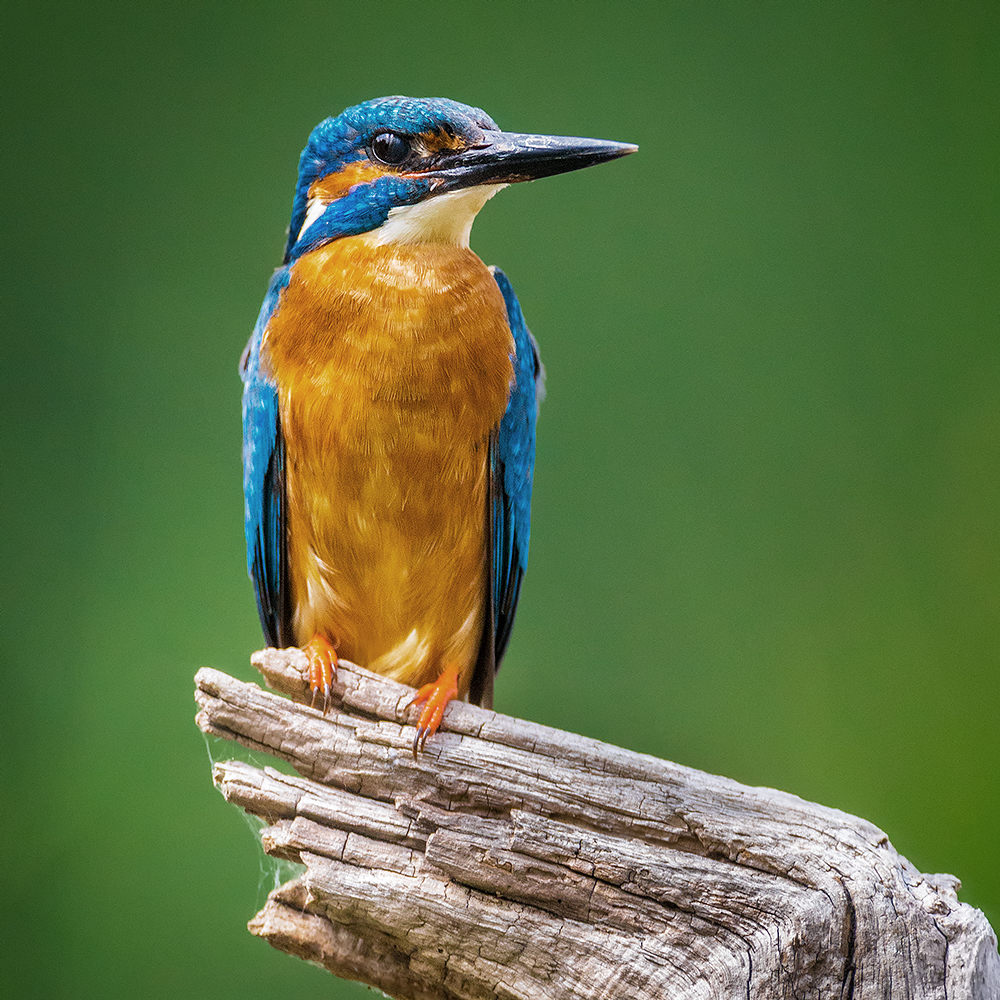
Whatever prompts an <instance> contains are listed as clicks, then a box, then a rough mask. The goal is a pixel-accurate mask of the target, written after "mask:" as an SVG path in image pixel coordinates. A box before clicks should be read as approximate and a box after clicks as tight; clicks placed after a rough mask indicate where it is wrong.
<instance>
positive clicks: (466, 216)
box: [303, 184, 507, 247]
mask: <svg viewBox="0 0 1000 1000" xmlns="http://www.w3.org/2000/svg"><path fill="white" fill-rule="evenodd" d="M505 187H507V185H506V184H478V185H476V187H471V188H465V189H464V190H462V191H448V192H447V193H446V194H436V195H431V196H430V197H429V198H426V199H425V200H424V201H419V202H417V204H416V205H402V206H400V207H399V208H393V209H390V210H389V218H388V219H386V221H385V222H383V223H382V225H381V226H379V227H378V229H373V230H372V231H371V232H369V233H364V234H363V236H362V239H365V240H367V241H368V242H370V243H372V244H374V245H375V246H385V245H386V244H389V243H448V244H450V245H452V246H458V247H468V245H469V234H470V233H471V232H472V223H473V222H474V221H475V219H476V215H477V214H478V213H479V210H480V209H481V208H482V207H483V205H485V204H486V202H488V201H489V200H490V198H492V197H493V195H495V194H496V193H497V191H500V190H501V189H502V188H505ZM310 210H311V207H310ZM307 219H308V215H307ZM303 228H305V227H304V226H303Z"/></svg>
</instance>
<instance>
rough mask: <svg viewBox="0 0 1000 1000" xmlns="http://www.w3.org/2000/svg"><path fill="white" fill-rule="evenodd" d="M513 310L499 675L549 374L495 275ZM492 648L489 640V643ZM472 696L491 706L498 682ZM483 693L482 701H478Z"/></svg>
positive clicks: (498, 600) (499, 458) (499, 535)
mask: <svg viewBox="0 0 1000 1000" xmlns="http://www.w3.org/2000/svg"><path fill="white" fill-rule="evenodd" d="M493 276H494V278H496V282H497V285H498V286H499V287H500V291H501V293H502V294H503V297H504V302H505V303H506V305H507V320H508V322H509V323H510V329H511V333H513V335H514V351H515V354H514V357H513V362H514V386H513V389H512V391H511V394H510V401H509V402H508V403H507V412H506V413H504V416H503V420H501V422H500V427H499V429H498V430H497V433H496V434H495V435H494V438H493V440H492V441H491V443H490V481H491V486H490V491H491V497H492V502H491V507H492V509H491V512H490V513H491V518H492V524H491V533H490V540H491V555H492V573H491V580H490V583H491V594H490V597H491V601H490V605H491V611H492V616H491V617H492V640H493V641H492V644H491V645H492V649H491V650H490V653H491V654H492V656H491V661H492V667H493V672H495V671H496V670H498V669H499V667H500V661H501V659H502V658H503V654H504V652H505V651H506V649H507V643H508V642H509V641H510V633H511V629H512V628H513V626H514V613H515V611H516V610H517V599H518V596H519V595H520V592H521V580H522V578H523V577H524V571H525V570H526V569H527V566H528V539H529V537H530V534H531V481H532V476H533V474H534V469H535V420H536V418H537V416H538V404H539V402H540V401H541V398H542V395H543V393H544V379H545V371H544V369H543V368H542V362H541V359H540V358H539V356H538V345H537V344H536V343H535V338H534V337H532V336H531V333H530V331H529V330H528V327H527V325H526V324H525V322H524V315H523V314H522V313H521V306H520V304H519V303H518V301H517V296H516V295H515V294H514V289H513V288H512V287H511V284H510V282H509V281H508V280H507V276H506V275H505V274H504V273H503V271H501V270H500V269H499V268H495V269H494V270H493ZM485 638H486V640H487V642H488V641H489V638H490V637H489V636H487V637H485ZM476 673H477V677H476V681H479V684H478V685H477V684H476V683H475V682H474V685H473V690H472V691H471V692H470V694H471V696H472V698H473V699H474V700H477V701H480V702H481V703H482V702H485V701H487V700H488V692H491V690H492V676H488V677H482V676H478V675H480V673H481V672H480V671H479V670H477V671H476ZM477 687H481V688H482V689H483V690H482V697H479V698H477V697H476V695H477V694H479V693H480V692H479V691H477V690H476V688H477Z"/></svg>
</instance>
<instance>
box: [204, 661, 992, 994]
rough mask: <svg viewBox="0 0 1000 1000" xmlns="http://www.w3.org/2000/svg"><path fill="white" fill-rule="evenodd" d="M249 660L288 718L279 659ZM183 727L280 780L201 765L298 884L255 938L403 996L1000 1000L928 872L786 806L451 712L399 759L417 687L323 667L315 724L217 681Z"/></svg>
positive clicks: (878, 835) (958, 913)
mask: <svg viewBox="0 0 1000 1000" xmlns="http://www.w3.org/2000/svg"><path fill="white" fill-rule="evenodd" d="M254 663H255V664H256V665H257V667H258V668H259V669H260V670H261V672H262V673H263V674H264V676H265V678H266V679H267V681H268V683H269V684H270V685H271V686H272V687H274V688H275V689H277V690H279V691H282V692H284V693H286V694H288V695H290V696H291V697H292V698H294V699H297V701H298V702H304V701H306V700H307V689H306V686H305V684H304V682H303V679H302V669H303V666H304V660H303V658H302V656H301V654H300V653H299V652H298V651H296V650H286V651H277V650H267V651H265V652H264V653H258V654H256V655H255V657H254ZM196 681H197V699H198V702H199V704H200V706H201V711H200V712H199V713H198V723H199V725H200V726H201V728H202V729H203V730H204V731H205V732H207V733H211V734H214V735H217V736H223V737H226V738H228V739H235V740H237V741H239V742H240V743H242V744H244V745H245V746H248V747H251V748H252V749H254V750H258V751H263V752H266V753H269V754H273V755H274V756H276V757H279V758H281V759H283V760H285V761H288V762H289V763H290V764H292V765H293V766H294V768H295V769H296V770H297V771H298V772H299V774H300V775H301V777H289V776H287V775H284V774H281V773H279V772H277V771H276V770H274V769H272V768H265V769H263V770H261V769H258V768H255V767H251V766H249V765H247V764H242V763H239V762H229V763H225V764H219V765H217V766H216V767H215V772H214V778H215V782H216V784H217V785H218V787H219V789H220V790H221V791H222V793H223V795H224V796H225V797H226V799H227V800H228V801H230V802H234V803H236V804H238V805H240V806H242V807H243V808H244V809H246V810H247V811H248V812H250V813H253V814H255V815H257V816H260V817H261V818H263V819H264V820H265V822H266V823H267V826H266V828H265V829H264V830H263V832H262V840H263V844H264V848H265V850H266V851H267V852H268V853H269V854H272V855H274V856H276V857H280V858H286V859H289V860H292V861H295V862H298V863H300V864H302V865H304V866H305V870H304V872H303V873H302V874H301V876H300V877H298V878H296V879H295V880H293V881H291V882H289V883H287V884H286V885H284V886H282V887H280V888H279V889H277V890H275V892H273V893H272V894H271V897H270V899H269V901H268V903H267V905H266V906H265V908H264V909H263V910H262V911H261V912H260V913H259V914H258V915H257V916H256V917H255V918H254V919H253V920H252V921H251V922H250V929H251V930H252V931H253V933H255V934H257V935H259V936H260V937H263V938H264V939H265V940H267V941H269V942H270V943H271V944H272V945H274V946H275V947H277V948H280V949H282V950H284V951H287V952H290V953H292V954H294V955H298V956H300V957H302V958H305V959H308V960H310V961H313V962H316V963H319V964H321V965H323V966H325V967H326V968H327V969H329V970H330V971H331V972H333V973H335V974H336V975H338V976H343V977H345V978H349V979H357V980H360V981H362V982H365V983H368V984H370V985H373V986H376V987H378V988H379V989H381V990H383V991H384V992H386V993H388V994H390V995H391V996H394V997H401V998H407V1000H459V998H463V1000H464V998H484V997H490V998H495V997H500V998H533V1000H534V998H549V997H551V998H557V1000H572V998H588V1000H590V998H598V997H600V998H628V1000H644V998H652V997H658V998H659V997H663V998H669V1000H688V998H722V997H727V998H728V997H734V998H735V997H739V998H759V1000H772V998H778V997H807V996H808V997H820V998H828V997H829V998H833V997H836V998H850V997H853V998H858V1000H860V998H875V997H879V998H884V997H906V998H914V1000H916V998H921V1000H923V998H941V1000H945V998H949V1000H962V998H975V1000H993V998H997V997H1000V959H998V956H997V944H996V937H995V935H994V934H993V931H992V930H991V928H990V926H989V924H988V923H987V921H986V919H985V917H984V916H983V915H982V913H980V912H979V911H978V910H975V909H973V908H972V907H970V906H968V905H966V904H964V903H960V902H959V901H958V898H957V896H956V888H957V882H956V880H955V879H953V878H952V877H951V876H948V875H921V874H920V873H919V872H918V871H917V870H916V869H915V868H913V866H912V865H910V864H909V863H908V862H907V861H906V860H905V859H904V858H902V857H900V856H899V855H898V854H897V853H896V852H895V850H893V848H892V846H891V845H890V843H889V841H888V839H887V838H886V836H885V834H883V833H882V832H881V831H880V830H878V829H876V828H875V827H874V826H872V825H871V824H870V823H867V822H865V821H864V820H861V819H857V818H855V817H853V816H849V815H847V814H845V813H842V812H838V811H837V810H835V809H828V808H825V807H823V806H818V805H813V804H811V803H808V802H804V801H802V800H801V799H798V798H796V797H795V796H794V795H789V794H787V793H784V792H778V791H774V790H772V789H767V788H750V787H746V786H743V785H739V784H737V783H736V782H734V781H730V780H728V779H726V778H719V777H714V776H712V775H708V774H703V773H701V772H698V771H694V770H691V769H690V768H685V767H681V766H679V765H677V764H671V763H668V762H666V761H662V760H656V759H655V758H652V757H647V756H644V755H641V754H636V753H632V752H629V751H627V750H621V749H618V748H616V747H611V746H607V745H605V744H602V743H598V742H596V741H594V740H590V739H585V738H583V737H580V736H574V735H571V734H569V733H565V732H559V731H556V730H552V729H548V728H546V727H544V726H538V725H534V724H532V723H529V722H523V721H520V720H517V719H511V718H508V717H506V716H502V715H498V714H496V713H494V712H489V711H485V710H483V709H479V708H475V707H473V706H469V705H464V704H453V705H451V706H450V707H449V708H448V711H447V713H446V718H445V723H444V726H443V727H442V730H441V732H440V733H439V734H437V735H436V736H434V737H433V739H431V740H430V742H429V743H428V744H427V748H426V750H425V751H424V752H423V753H422V754H421V755H420V756H419V758H417V759H416V760H415V759H414V757H413V754H412V752H411V745H412V743H413V735H414V730H413V727H412V723H411V717H412V711H411V710H408V709H407V702H408V701H409V698H410V697H411V696H412V691H411V690H410V689H409V688H406V687H404V686H402V685H399V684H395V683H392V682H390V681H386V680H385V679H384V678H381V677H376V676H374V675H372V674H369V673H367V672H366V671H363V670H360V669H349V668H347V667H346V666H344V665H342V666H341V669H340V672H339V675H338V678H337V682H336V690H335V703H334V706H333V708H332V709H331V711H329V712H328V714H327V715H325V716H324V715H323V714H322V713H321V712H319V711H316V710H314V709H312V708H310V707H308V705H305V704H299V703H296V702H293V701H289V700H288V699H286V698H283V697H279V696H277V695H274V694H271V693H269V692H266V691H263V690H261V689H260V688H258V687H257V686H256V685H253V684H246V683H243V682H240V681H237V680H234V679H233V678H231V677H228V676H226V675H225V674H222V673H219V672H218V671H215V670H210V669H204V670H201V671H199V673H198V676H197V678H196Z"/></svg>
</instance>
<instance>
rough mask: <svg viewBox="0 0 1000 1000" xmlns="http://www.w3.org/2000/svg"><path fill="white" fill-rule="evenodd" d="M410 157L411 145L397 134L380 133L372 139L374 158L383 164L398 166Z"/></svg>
mask: <svg viewBox="0 0 1000 1000" xmlns="http://www.w3.org/2000/svg"><path fill="white" fill-rule="evenodd" d="M409 155H410V144H409V143H408V142H407V141H406V140H405V139H404V138H403V137H402V136H401V135H396V133H395V132H380V133H379V134H378V135H377V136H375V138H374V139H372V156H374V157H375V159H376V160H381V161H382V163H388V164H389V165H390V166H396V165H397V164H399V163H402V162H403V160H405V159H406V158H407V156H409Z"/></svg>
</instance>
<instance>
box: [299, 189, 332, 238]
mask: <svg viewBox="0 0 1000 1000" xmlns="http://www.w3.org/2000/svg"><path fill="white" fill-rule="evenodd" d="M329 204H330V203H329V202H328V201H323V199H322V198H310V199H309V201H308V202H307V203H306V217H305V218H304V219H303V220H302V228H301V229H300V230H299V235H298V236H296V237H295V240H296V242H298V241H299V240H301V239H302V234H303V233H304V232H305V231H306V230H307V229H308V228H309V227H310V226H311V225H312V224H313V223H314V222H316V221H317V220H318V219H320V218H322V215H323V213H324V212H325V211H326V206H327V205H329Z"/></svg>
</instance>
